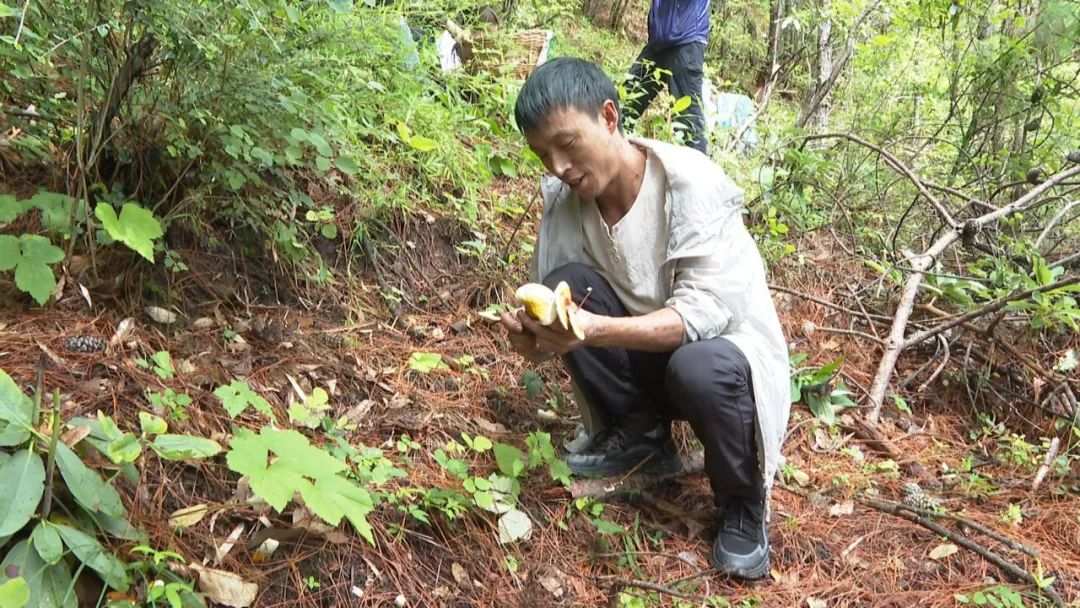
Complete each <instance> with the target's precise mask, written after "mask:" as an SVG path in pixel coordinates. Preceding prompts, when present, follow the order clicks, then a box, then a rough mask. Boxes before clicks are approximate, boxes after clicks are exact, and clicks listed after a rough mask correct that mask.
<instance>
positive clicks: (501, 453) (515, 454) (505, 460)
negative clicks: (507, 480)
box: [494, 443, 525, 477]
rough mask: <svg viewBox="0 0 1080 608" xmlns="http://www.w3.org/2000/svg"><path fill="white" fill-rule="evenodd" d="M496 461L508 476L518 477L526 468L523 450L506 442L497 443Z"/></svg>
mask: <svg viewBox="0 0 1080 608" xmlns="http://www.w3.org/2000/svg"><path fill="white" fill-rule="evenodd" d="M494 451H495V463H496V464H498V465H499V470H500V471H502V473H503V475H506V476H507V477H517V476H518V475H520V474H521V472H522V471H524V470H525V455H524V454H522V452H521V450H519V449H517V448H516V447H514V446H512V445H507V444H505V443H496V444H495V448H494Z"/></svg>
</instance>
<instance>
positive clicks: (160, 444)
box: [153, 433, 221, 460]
mask: <svg viewBox="0 0 1080 608" xmlns="http://www.w3.org/2000/svg"><path fill="white" fill-rule="evenodd" d="M153 446H154V450H155V451H156V452H157V453H158V455H159V456H161V457H162V458H164V459H166V460H186V459H189V458H209V457H211V456H213V455H215V454H217V453H218V452H220V451H221V445H219V444H218V442H216V441H214V440H213V439H206V438H204V437H194V436H192V435H174V434H171V433H166V434H164V435H158V436H157V437H155V438H154V443H153Z"/></svg>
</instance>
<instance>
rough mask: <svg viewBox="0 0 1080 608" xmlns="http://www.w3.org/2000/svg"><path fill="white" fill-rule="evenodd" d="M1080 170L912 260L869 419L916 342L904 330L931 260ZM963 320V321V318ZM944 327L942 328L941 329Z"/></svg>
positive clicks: (874, 416) (1048, 181)
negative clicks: (904, 354)
mask: <svg viewBox="0 0 1080 608" xmlns="http://www.w3.org/2000/svg"><path fill="white" fill-rule="evenodd" d="M1078 174H1080V165H1077V166H1073V167H1070V168H1068V169H1066V170H1064V171H1060V172H1058V173H1056V174H1054V175H1052V176H1051V177H1049V178H1047V179H1046V181H1044V182H1042V183H1041V184H1039V185H1038V186H1036V187H1035V188H1032V189H1031V190H1030V191H1028V192H1027V193H1026V194H1024V195H1023V196H1021V197H1020V198H1018V199H1016V200H1015V201H1013V202H1012V203H1010V204H1008V205H1006V206H1004V207H1001V208H999V209H997V210H996V211H992V212H990V213H987V214H985V215H982V216H979V217H977V218H975V219H972V220H968V221H967V222H964V224H963V225H962V226H959V227H955V228H954V229H953V230H949V231H947V232H945V234H943V235H941V236H940V237H938V239H937V240H936V241H935V242H934V243H933V244H932V245H931V246H930V248H929V249H927V250H926V252H925V253H923V254H922V255H921V256H918V257H916V258H915V259H914V260H913V261H912V267H913V270H914V272H912V274H911V276H909V277H908V279H907V281H906V282H905V283H904V289H903V293H902V295H901V297H900V304H899V305H898V307H897V310H896V316H895V318H894V319H893V325H892V330H891V331H890V332H889V338H888V341H887V342H886V348H885V354H884V356H882V358H881V363H880V364H879V365H878V371H877V373H876V374H875V375H874V383H873V385H872V387H871V389H870V407H871V410H870V414H869V416H868V420H869V421H870V423H871V424H876V423H877V420H878V418H879V417H880V416H881V406H882V404H883V403H884V402H885V393H886V391H887V390H888V386H889V379H890V378H891V377H892V373H893V370H894V369H895V368H896V362H897V360H898V359H899V357H900V352H901V351H902V350H904V348H905V347H907V346H909V345H910V344H912V343H913V342H911V341H909V340H905V339H904V334H905V332H906V331H907V324H908V319H909V318H910V317H911V310H912V308H913V307H914V306H915V296H916V295H917V294H918V291H919V285H920V284H921V283H922V279H923V276H924V274H925V273H926V269H927V268H929V267H930V264H931V263H932V262H933V260H935V259H936V258H937V257H938V256H939V255H941V254H942V253H943V252H944V251H945V250H946V249H948V248H949V247H950V246H951V245H952V244H953V243H955V242H956V241H957V240H959V238H960V236H961V234H962V233H963V232H964V230H968V229H975V230H978V229H980V228H981V227H982V226H985V225H986V224H989V223H991V222H995V221H997V220H998V219H1000V218H1002V217H1005V216H1006V215H1009V214H1011V213H1015V212H1017V211H1021V210H1023V209H1025V208H1027V207H1028V206H1030V205H1031V204H1032V203H1034V202H1035V201H1036V200H1038V199H1039V197H1040V196H1042V195H1043V194H1044V193H1045V192H1047V191H1048V190H1050V189H1051V188H1053V187H1054V186H1055V185H1057V184H1058V183H1059V182H1063V181H1066V180H1067V179H1069V178H1071V177H1073V176H1075V175H1078ZM961 322H962V321H961ZM942 331H943V330H942ZM930 335H933V334H926V335H924V336H922V338H921V339H923V340H925V339H926V338H927V337H929V336H930Z"/></svg>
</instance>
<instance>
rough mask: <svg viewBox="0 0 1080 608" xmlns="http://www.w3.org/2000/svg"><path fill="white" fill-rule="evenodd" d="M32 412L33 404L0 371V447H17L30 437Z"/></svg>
mask: <svg viewBox="0 0 1080 608" xmlns="http://www.w3.org/2000/svg"><path fill="white" fill-rule="evenodd" d="M33 411H34V402H33V401H31V400H30V398H29V397H27V396H26V395H24V394H23V392H22V391H21V390H19V387H18V386H17V385H16V384H15V381H14V380H12V379H11V376H9V375H7V373H6V372H4V370H0V447H10V446H15V445H19V444H21V443H23V442H24V441H26V440H27V439H28V438H29V437H30V425H31V422H30V417H31V416H32V415H33Z"/></svg>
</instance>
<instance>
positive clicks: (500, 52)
mask: <svg viewBox="0 0 1080 608" xmlns="http://www.w3.org/2000/svg"><path fill="white" fill-rule="evenodd" d="M451 32H452V33H454V34H455V36H454V37H455V39H457V41H458V48H459V51H460V54H461V59H462V63H463V64H464V65H465V68H466V69H467V70H469V71H470V72H472V73H479V72H486V73H489V74H499V73H504V72H507V69H508V68H509V71H508V75H509V76H511V77H513V78H518V79H525V78H528V77H529V74H532V72H533V70H535V69H536V66H537V65H539V64H541V63H543V60H544V58H545V57H546V55H547V47H548V44H549V41H550V40H551V37H552V33H551V31H550V30H543V29H533V30H519V31H517V32H513V33H505V32H501V31H499V30H496V29H489V30H481V31H477V32H463V31H462V30H460V28H457V32H454V29H451Z"/></svg>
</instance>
